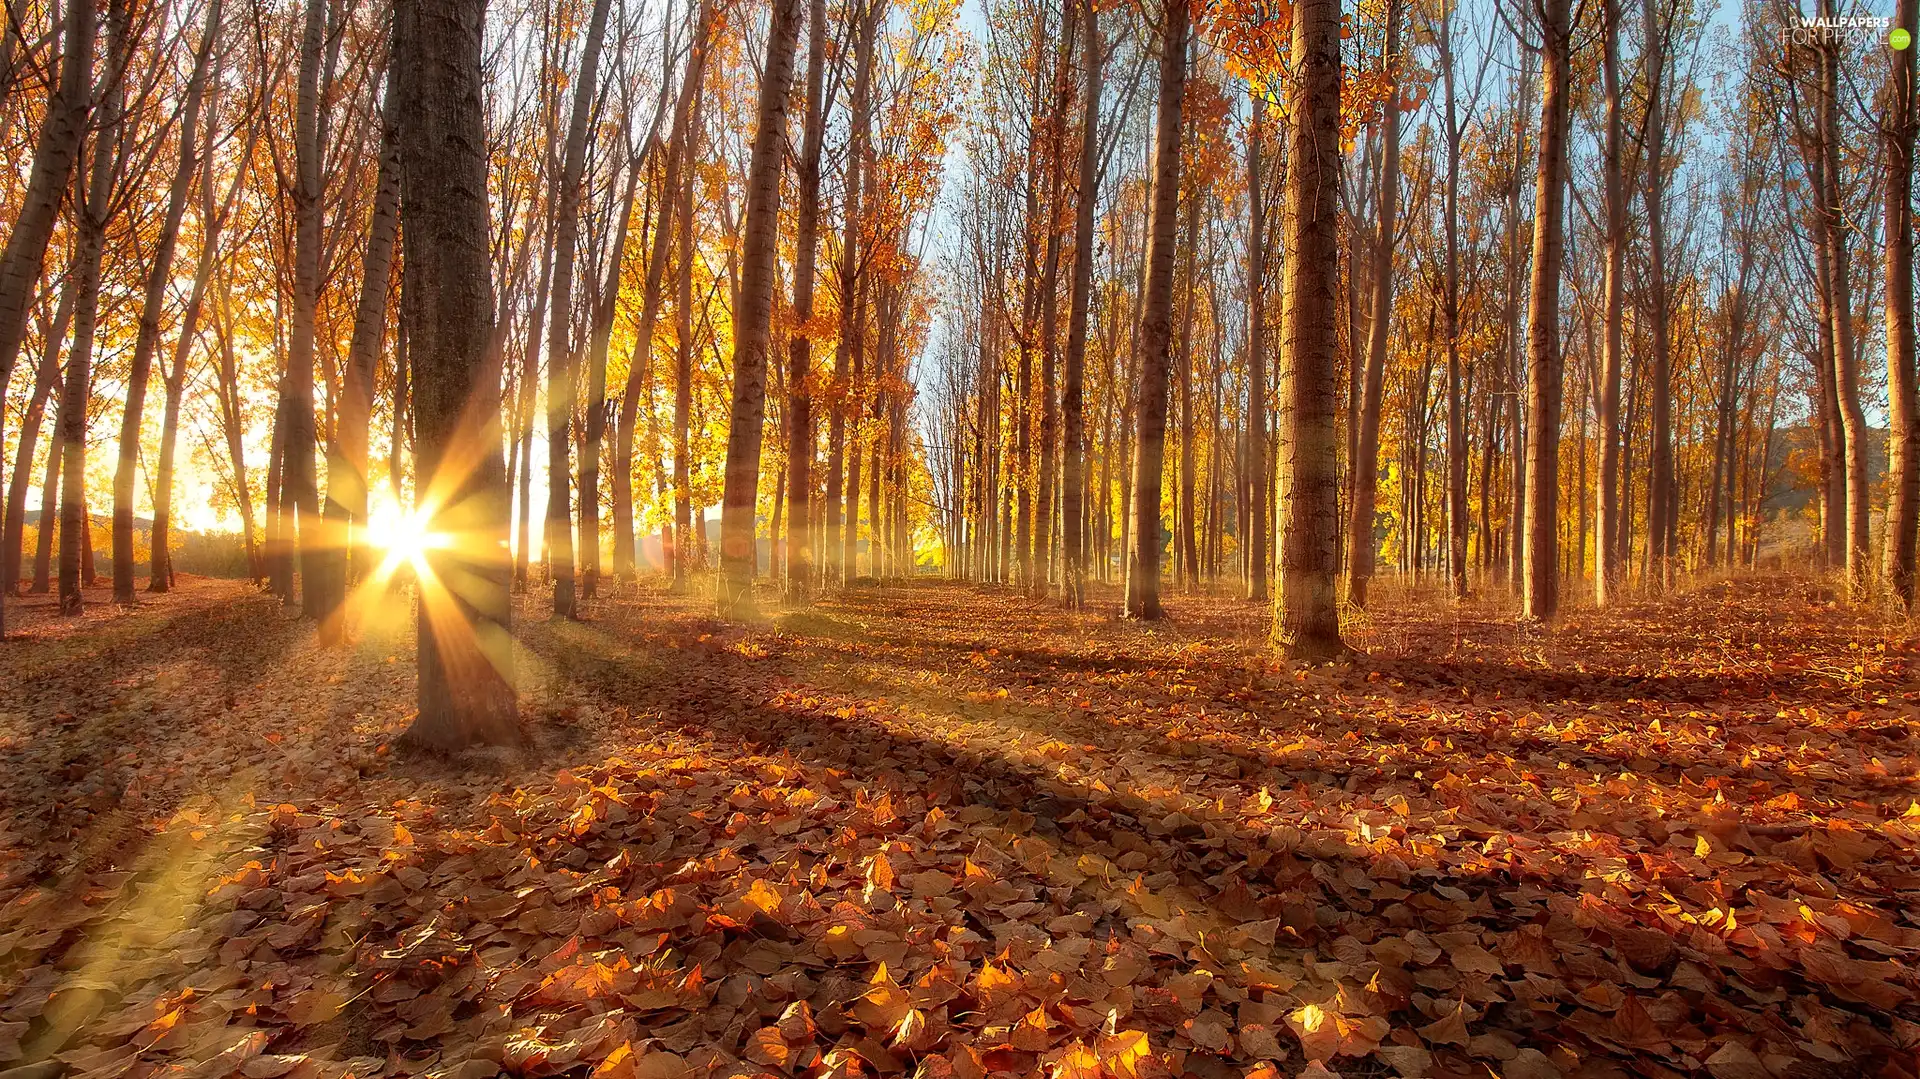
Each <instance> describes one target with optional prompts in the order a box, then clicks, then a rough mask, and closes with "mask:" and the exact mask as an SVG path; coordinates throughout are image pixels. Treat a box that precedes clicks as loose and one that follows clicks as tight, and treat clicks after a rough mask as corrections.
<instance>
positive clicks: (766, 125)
mask: <svg viewBox="0 0 1920 1079" xmlns="http://www.w3.org/2000/svg"><path fill="white" fill-rule="evenodd" d="M799 38H800V0H773V14H772V17H771V20H770V25H769V27H768V30H767V55H766V64H765V68H764V70H763V72H762V74H761V77H760V101H759V110H758V118H757V120H756V121H755V125H754V132H753V156H752V158H751V160H750V161H749V163H748V165H747V209H746V214H745V217H744V219H743V221H742V228H743V231H744V233H745V235H744V238H743V250H742V252H741V259H740V299H739V306H738V308H737V309H736V311H737V318H736V322H735V330H734V342H733V412H732V419H731V421H730V422H729V424H728V428H727V474H726V486H725V488H724V491H723V493H722V495H721V501H720V584H719V603H720V610H721V611H722V613H725V614H735V615H737V614H743V613H746V612H749V611H751V610H752V608H753V569H754V554H755V551H754V511H755V508H756V505H757V503H758V501H759V498H758V496H759V491H760V445H761V438H762V436H763V434H764V433H765V432H764V430H763V428H764V427H765V423H766V405H767V353H768V350H769V349H770V348H771V345H772V342H771V332H772V320H773V290H774V286H775V282H774V269H775V267H774V258H775V255H776V254H777V251H776V248H777V247H778V246H779V231H780V173H781V166H782V164H784V159H785V156H786V143H787V95H788V91H789V90H790V89H791V87H792V84H793V63H794V55H793V54H794V51H795V49H796V47H797V46H798V44H799Z"/></svg>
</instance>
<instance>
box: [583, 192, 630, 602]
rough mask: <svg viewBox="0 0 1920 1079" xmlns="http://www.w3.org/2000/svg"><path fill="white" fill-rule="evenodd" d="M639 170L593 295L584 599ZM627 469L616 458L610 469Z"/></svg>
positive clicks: (593, 559)
mask: <svg viewBox="0 0 1920 1079" xmlns="http://www.w3.org/2000/svg"><path fill="white" fill-rule="evenodd" d="M641 168H642V166H641V163H640V162H639V161H637V160H635V161H630V162H628V167H627V190H626V193H625V194H624V195H623V196H621V199H620V204H619V209H618V210H616V211H615V213H616V215H617V216H616V218H615V220H616V222H617V223H616V224H615V225H614V229H613V240H612V242H611V244H610V246H609V248H608V259H607V276H606V281H605V283H604V284H602V285H601V286H600V291H599V295H598V296H597V297H595V299H594V303H593V318H592V331H591V333H592V336H591V337H590V338H589V340H588V344H587V416H586V444H585V445H584V446H583V447H582V449H581V451H580V595H581V597H582V598H584V599H592V598H594V597H595V596H597V595H598V594H599V592H600V457H601V450H602V448H603V447H604V445H605V443H606V437H607V349H608V347H609V346H610V345H611V344H612V341H613V320H614V316H615V314H616V313H617V311H618V304H619V300H620V270H621V268H622V267H623V266H624V265H625V263H626V258H625V255H626V250H627V231H628V225H629V222H631V221H632V220H633V205H634V201H635V199H636V198H637V197H638V196H639V193H640V170H641ZM629 468H630V466H629V465H623V464H621V463H620V462H618V461H616V462H614V469H613V471H615V472H620V471H622V470H623V469H629Z"/></svg>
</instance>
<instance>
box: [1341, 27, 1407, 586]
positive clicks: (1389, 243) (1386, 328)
mask: <svg viewBox="0 0 1920 1079" xmlns="http://www.w3.org/2000/svg"><path fill="white" fill-rule="evenodd" d="M1399 15H1400V5H1399V3H1398V2H1397V0H1387V7H1386V20H1387V34H1386V51H1385V52H1384V53H1382V55H1381V60H1380V66H1381V68H1382V70H1383V71H1384V73H1385V75H1386V89H1385V94H1386V102H1385V105H1384V107H1383V109H1382V112H1381V117H1380V143H1381V151H1380V190H1379V195H1378V201H1377V203H1376V212H1377V213H1378V215H1379V229H1378V234H1377V236H1376V238H1375V240H1374V247H1373V267H1372V277H1373V280H1372V282H1371V285H1372V288H1373V298H1372V299H1373V313H1372V317H1371V318H1370V319H1369V320H1368V326H1369V329H1368V331H1367V360H1366V369H1365V374H1364V375H1363V376H1362V379H1361V390H1360V414H1359V415H1358V416H1356V417H1354V418H1353V422H1354V424H1355V427H1356V429H1357V431H1358V434H1357V436H1356V439H1355V446H1356V456H1355V458H1354V461H1353V499H1352V503H1351V505H1350V507H1349V516H1348V519H1347V601H1348V602H1349V603H1352V604H1353V605H1354V606H1355V607H1365V606H1366V605H1367V579H1368V578H1370V577H1372V576H1373V562H1374V557H1375V554H1376V551H1375V548H1376V547H1377V546H1378V545H1377V544H1376V543H1375V541H1374V538H1373V518H1374V513H1375V509H1376V505H1375V500H1376V497H1377V495H1378V491H1379V484H1380V393H1381V383H1382V381H1383V380H1384V379H1385V377H1386V369H1387V340H1388V338H1389V337H1390V336H1391V330H1392V327H1391V318H1392V314H1393V251H1394V234H1393V221H1394V213H1395V211H1396V210H1397V209H1398V208H1399V202H1400V56H1399V51H1400V18H1399Z"/></svg>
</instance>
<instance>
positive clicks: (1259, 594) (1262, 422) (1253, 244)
mask: <svg viewBox="0 0 1920 1079" xmlns="http://www.w3.org/2000/svg"><path fill="white" fill-rule="evenodd" d="M1250 99H1251V104H1252V109H1253V117H1252V121H1251V122H1250V123H1249V124H1248V126H1247V219H1248V224H1247V469H1246V471H1247V482H1246V488H1247V516H1246V521H1245V523H1244V524H1243V525H1242V526H1241V528H1242V531H1243V532H1244V533H1245V540H1246V543H1247V598H1248V599H1250V600H1253V601H1255V602H1257V603H1265V602H1266V601H1267V561H1268V558H1269V555H1268V553H1267V516H1268V513H1267V485H1266V483H1265V478H1266V475H1267V461H1266V452H1267V247H1266V244H1267V173H1266V169H1265V167H1264V166H1263V165H1262V164H1261V160H1260V148H1261V143H1262V142H1263V141H1265V139H1266V138H1267V133H1266V113H1267V99H1266V97H1265V95H1264V94H1262V93H1261V92H1259V91H1254V92H1252V93H1251V94H1250Z"/></svg>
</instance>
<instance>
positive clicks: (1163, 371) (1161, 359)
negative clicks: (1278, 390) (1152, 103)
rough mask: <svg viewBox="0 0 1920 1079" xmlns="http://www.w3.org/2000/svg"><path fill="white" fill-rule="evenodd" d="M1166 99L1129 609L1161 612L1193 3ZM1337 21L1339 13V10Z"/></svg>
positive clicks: (1137, 614) (1140, 393) (1171, 55)
mask: <svg viewBox="0 0 1920 1079" xmlns="http://www.w3.org/2000/svg"><path fill="white" fill-rule="evenodd" d="M1161 12H1162V18H1163V20H1164V22H1163V27H1164V30H1163V33H1162V35H1161V38H1160V103H1159V108H1158V113H1157V115H1156V116H1155V119H1154V133H1153V139H1154V151H1153V187H1152V213H1151V215H1150V217H1149V219H1148V232H1147V255H1146V266H1145V271H1144V272H1145V275H1146V283H1145V286H1144V289H1143V296H1142V300H1141V305H1140V377H1139V381H1138V383H1137V384H1136V385H1137V388H1136V390H1135V393H1136V395H1137V396H1136V397H1135V399H1134V400H1135V411H1136V413H1137V423H1138V428H1137V430H1138V435H1137V436H1136V437H1137V441H1136V442H1135V443H1134V452H1133V495H1132V498H1133V507H1132V508H1133V525H1132V532H1133V534H1132V536H1131V538H1130V541H1129V546H1128V550H1127V597H1126V605H1125V609H1124V613H1125V614H1126V616H1127V617H1129V618H1138V619H1142V620H1145V621H1153V620H1157V619H1158V618H1159V617H1160V548H1161V538H1160V485H1161V472H1162V469H1163V467H1164V465H1165V463H1166V450H1167V373H1168V372H1167V362H1168V350H1169V346H1170V345H1171V344H1172V341H1173V259H1174V235H1175V232H1176V231H1177V225H1178V221H1179V215H1180V142H1181V138H1180V136H1181V127H1182V124H1181V114H1182V111H1183V105H1184V101H1185V98H1186V88H1187V30H1188V26H1187V22H1188V12H1187V5H1186V4H1185V3H1184V2H1183V0H1166V2H1164V3H1162V4H1161ZM1335 18H1336V20H1337V18H1338V16H1337V15H1336V16H1335Z"/></svg>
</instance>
